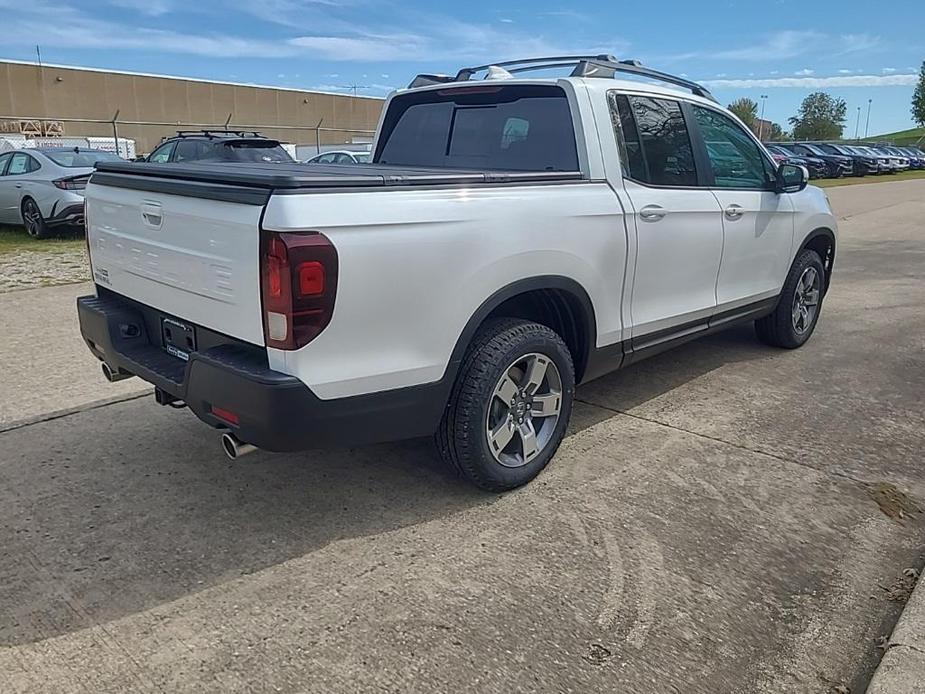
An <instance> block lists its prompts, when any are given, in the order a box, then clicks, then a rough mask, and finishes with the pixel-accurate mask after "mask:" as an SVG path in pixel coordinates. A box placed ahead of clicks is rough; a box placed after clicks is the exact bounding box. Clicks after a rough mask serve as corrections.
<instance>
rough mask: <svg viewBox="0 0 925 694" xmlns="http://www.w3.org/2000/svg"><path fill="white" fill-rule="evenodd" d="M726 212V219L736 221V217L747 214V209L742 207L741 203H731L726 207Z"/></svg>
mask: <svg viewBox="0 0 925 694" xmlns="http://www.w3.org/2000/svg"><path fill="white" fill-rule="evenodd" d="M725 214H726V219H731V220H733V221H735V220H736V219H739V218H741V217H742V215H743V214H745V210H744V209H742V206H741V205H730V206H729V207H727V208H726V212H725Z"/></svg>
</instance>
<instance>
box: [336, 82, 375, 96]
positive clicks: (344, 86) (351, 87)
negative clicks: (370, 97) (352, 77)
mask: <svg viewBox="0 0 925 694" xmlns="http://www.w3.org/2000/svg"><path fill="white" fill-rule="evenodd" d="M340 89H349V90H351V91H352V92H353V95H354V96H356V95H357V90H358V89H369V87H368V86H367V85H365V84H342V85H341V86H340Z"/></svg>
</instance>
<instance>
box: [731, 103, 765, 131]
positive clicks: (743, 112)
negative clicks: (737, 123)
mask: <svg viewBox="0 0 925 694" xmlns="http://www.w3.org/2000/svg"><path fill="white" fill-rule="evenodd" d="M728 108H729V110H730V111H732V112H733V113H734V114H736V115H737V116H738V117H739V120H741V121H742V122H743V123H745V125H747V126H748V127H749V129H750V130H754V129H755V126H756V124H757V123H758V104H757V103H756V102H754V101H752V100H751V99H749V98H748V97H742V98H741V99H736V100H735V101H733V102H732V103H731V104H729V106H728Z"/></svg>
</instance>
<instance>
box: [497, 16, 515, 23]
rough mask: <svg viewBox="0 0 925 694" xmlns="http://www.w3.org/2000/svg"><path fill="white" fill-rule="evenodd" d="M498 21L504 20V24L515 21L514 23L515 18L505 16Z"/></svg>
mask: <svg viewBox="0 0 925 694" xmlns="http://www.w3.org/2000/svg"><path fill="white" fill-rule="evenodd" d="M498 21H499V22H503V23H504V24H513V23H514V20H513V19H508V18H507V17H503V18H501V19H499V20H498Z"/></svg>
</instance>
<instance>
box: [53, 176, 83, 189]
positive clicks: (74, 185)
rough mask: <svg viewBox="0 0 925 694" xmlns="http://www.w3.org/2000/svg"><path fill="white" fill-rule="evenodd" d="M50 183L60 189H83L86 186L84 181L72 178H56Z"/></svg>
mask: <svg viewBox="0 0 925 694" xmlns="http://www.w3.org/2000/svg"><path fill="white" fill-rule="evenodd" d="M52 183H54V184H55V187H56V188H60V189H61V190H83V189H84V188H85V187H86V182H85V181H80V182H78V181H75V180H74V179H73V178H58V179H56V180H54V181H52Z"/></svg>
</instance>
